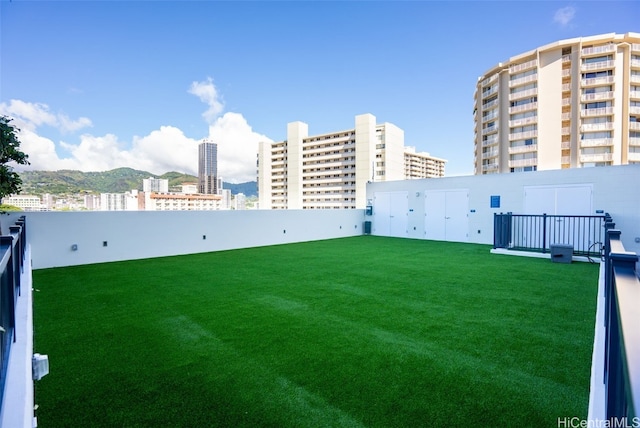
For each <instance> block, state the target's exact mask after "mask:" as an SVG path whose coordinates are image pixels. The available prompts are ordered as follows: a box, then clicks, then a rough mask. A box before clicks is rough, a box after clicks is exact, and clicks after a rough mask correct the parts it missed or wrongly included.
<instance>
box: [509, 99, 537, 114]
mask: <svg viewBox="0 0 640 428" xmlns="http://www.w3.org/2000/svg"><path fill="white" fill-rule="evenodd" d="M537 108H538V102H537V101H533V102H530V103H526V104H522V105H519V106H515V107H509V114H514V113H522V112H524V111H529V110H536V109H537Z"/></svg>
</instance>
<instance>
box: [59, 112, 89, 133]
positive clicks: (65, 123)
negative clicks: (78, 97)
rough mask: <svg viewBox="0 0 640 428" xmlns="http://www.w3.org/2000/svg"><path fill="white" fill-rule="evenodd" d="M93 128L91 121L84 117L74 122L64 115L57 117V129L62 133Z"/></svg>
mask: <svg viewBox="0 0 640 428" xmlns="http://www.w3.org/2000/svg"><path fill="white" fill-rule="evenodd" d="M91 126H93V123H91V120H90V119H88V118H86V117H81V118H79V119H76V120H72V119H69V117H68V116H67V115H66V114H59V115H58V128H59V129H60V130H61V131H62V132H75V131H77V130H79V129H82V128H87V127H91Z"/></svg>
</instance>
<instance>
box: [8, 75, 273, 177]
mask: <svg viewBox="0 0 640 428" xmlns="http://www.w3.org/2000/svg"><path fill="white" fill-rule="evenodd" d="M188 92H189V93H191V94H193V95H196V96H197V97H198V98H199V99H200V100H201V101H203V102H204V103H205V104H207V105H208V109H207V111H206V112H205V113H204V114H203V117H204V118H205V119H206V120H207V123H208V124H209V135H208V136H207V137H208V139H210V140H212V141H213V142H215V143H217V144H218V173H219V174H220V176H221V177H222V179H223V180H224V181H227V182H233V183H240V182H246V181H254V180H255V179H256V154H257V152H258V143H259V142H260V141H269V142H270V141H272V140H271V139H269V138H268V137H266V136H264V135H261V134H259V133H257V132H254V131H253V129H252V128H251V126H250V125H249V124H248V123H247V121H246V119H245V118H244V117H243V116H242V114H240V113H232V112H227V113H225V114H224V115H222V116H220V114H221V113H222V111H223V104H222V102H221V101H220V96H219V94H218V91H217V89H216V87H215V86H214V84H213V81H212V80H211V79H207V80H206V81H204V82H193V83H192V84H191V87H190V88H189V91H188ZM0 114H2V115H7V116H10V117H13V118H15V122H14V124H15V125H16V126H17V127H18V128H20V133H19V138H20V141H21V149H22V151H24V152H25V153H26V154H28V155H29V162H30V163H31V165H28V166H22V165H19V166H16V170H24V169H29V170H49V171H52V170H53V171H55V170H59V169H73V170H80V171H107V170H110V169H114V168H120V167H129V168H134V169H139V170H143V171H148V172H149V173H151V174H164V173H165V172H169V171H178V172H184V173H188V174H192V175H197V173H198V144H199V143H200V142H201V140H202V139H201V138H198V139H194V138H190V137H187V136H186V135H184V133H183V132H182V130H180V129H178V128H176V127H173V126H161V127H160V129H157V130H153V131H151V132H150V133H149V134H147V135H144V136H136V137H134V138H133V140H132V141H130V142H129V141H120V140H119V139H118V137H117V136H116V135H115V134H111V133H110V134H106V135H103V136H95V135H92V134H89V133H84V134H82V135H80V136H79V137H78V139H79V141H78V142H73V141H70V140H68V141H59V142H57V143H56V142H54V141H53V140H51V139H50V138H47V137H44V136H42V135H40V134H39V132H38V128H39V127H40V126H43V125H49V126H55V127H57V128H58V129H59V130H60V131H61V132H72V131H77V130H79V129H82V128H84V127H87V126H92V122H91V120H90V119H88V118H85V117H81V118H78V119H70V118H69V117H68V116H66V115H64V114H54V113H51V111H50V109H49V107H48V106H47V105H46V104H40V103H28V102H24V101H21V100H11V102H10V104H5V103H2V104H0ZM70 138H71V137H70Z"/></svg>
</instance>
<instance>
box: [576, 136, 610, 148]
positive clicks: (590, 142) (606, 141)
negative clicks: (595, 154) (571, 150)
mask: <svg viewBox="0 0 640 428" xmlns="http://www.w3.org/2000/svg"><path fill="white" fill-rule="evenodd" d="M612 145H613V138H588V139H584V140H580V147H582V148H586V147H607V146H612Z"/></svg>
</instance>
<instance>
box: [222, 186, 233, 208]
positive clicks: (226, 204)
mask: <svg viewBox="0 0 640 428" xmlns="http://www.w3.org/2000/svg"><path fill="white" fill-rule="evenodd" d="M221 204H222V209H223V210H230V209H231V190H229V189H222V201H221Z"/></svg>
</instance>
